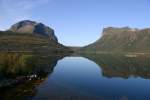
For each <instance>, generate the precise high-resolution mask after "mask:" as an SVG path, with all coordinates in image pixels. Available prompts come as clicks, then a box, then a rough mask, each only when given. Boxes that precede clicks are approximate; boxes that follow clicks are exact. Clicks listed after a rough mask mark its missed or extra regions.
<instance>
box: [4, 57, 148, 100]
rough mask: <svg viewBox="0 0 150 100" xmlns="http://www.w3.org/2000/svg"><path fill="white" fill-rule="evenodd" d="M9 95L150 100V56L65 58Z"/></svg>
mask: <svg viewBox="0 0 150 100" xmlns="http://www.w3.org/2000/svg"><path fill="white" fill-rule="evenodd" d="M6 94H7V95H6ZM6 94H5V95H4V96H7V97H9V95H10V94H11V96H10V97H12V95H13V96H14V95H15V96H16V97H17V98H16V99H18V100H20V99H22V98H23V99H25V100H26V99H30V100H150V57H136V58H128V57H125V56H110V55H109V56H106V55H88V56H87V55H86V56H84V57H64V58H63V59H61V60H58V61H57V63H56V61H55V64H54V68H53V71H52V72H51V73H49V74H48V75H47V76H46V77H45V78H43V79H41V80H36V81H31V82H30V83H28V84H25V85H23V86H18V87H16V88H15V89H13V90H11V91H9V92H8V91H6Z"/></svg>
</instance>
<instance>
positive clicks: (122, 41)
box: [82, 27, 150, 52]
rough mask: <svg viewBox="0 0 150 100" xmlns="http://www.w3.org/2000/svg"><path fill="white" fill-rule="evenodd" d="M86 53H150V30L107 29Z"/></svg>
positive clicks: (89, 46)
mask: <svg viewBox="0 0 150 100" xmlns="http://www.w3.org/2000/svg"><path fill="white" fill-rule="evenodd" d="M82 50H83V51H84V52H150V29H142V30H138V29H131V28H128V27H124V28H113V27H109V28H105V29H104V30H103V34H102V37H101V38H100V39H99V40H97V41H96V42H95V43H93V44H90V45H88V46H86V47H84V48H82Z"/></svg>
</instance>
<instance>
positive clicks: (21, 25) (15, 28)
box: [9, 20, 58, 41]
mask: <svg viewBox="0 0 150 100" xmlns="http://www.w3.org/2000/svg"><path fill="white" fill-rule="evenodd" d="M9 31H12V32H17V33H30V34H39V35H43V36H48V37H49V38H50V39H52V40H54V41H58V40H57V37H56V36H55V34H54V30H53V29H52V28H50V27H48V26H46V25H44V24H42V23H38V22H35V21H30V20H23V21H20V22H18V23H16V24H14V25H12V26H11V28H10V29H9Z"/></svg>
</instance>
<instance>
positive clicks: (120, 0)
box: [0, 0, 150, 46]
mask: <svg viewBox="0 0 150 100" xmlns="http://www.w3.org/2000/svg"><path fill="white" fill-rule="evenodd" d="M0 14H1V15H0V30H5V29H8V28H9V27H10V26H11V25H12V24H14V23H16V22H18V21H20V20H26V19H30V20H34V21H37V22H42V23H44V24H46V25H48V26H50V27H51V28H53V29H54V30H55V34H56V36H57V37H58V40H59V42H60V43H62V44H64V45H68V46H84V45H88V44H90V43H92V42H94V41H96V40H97V39H98V38H100V36H101V32H102V29H103V28H104V27H108V26H114V27H124V26H129V27H132V28H147V27H150V0H0Z"/></svg>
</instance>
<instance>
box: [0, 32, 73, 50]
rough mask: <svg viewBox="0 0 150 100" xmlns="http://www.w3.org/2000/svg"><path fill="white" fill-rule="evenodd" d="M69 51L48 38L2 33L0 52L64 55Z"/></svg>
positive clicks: (36, 35) (0, 36)
mask: <svg viewBox="0 0 150 100" xmlns="http://www.w3.org/2000/svg"><path fill="white" fill-rule="evenodd" d="M69 51H70V50H69V48H67V47H65V46H63V45H62V44H59V43H58V42H56V41H54V40H52V39H49V38H48V37H46V36H42V35H38V34H26V33H24V34H23V33H22V34H20V33H14V32H10V31H5V32H2V31H0V52H34V53H35V52H40V53H53V52H54V53H62V52H69Z"/></svg>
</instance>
